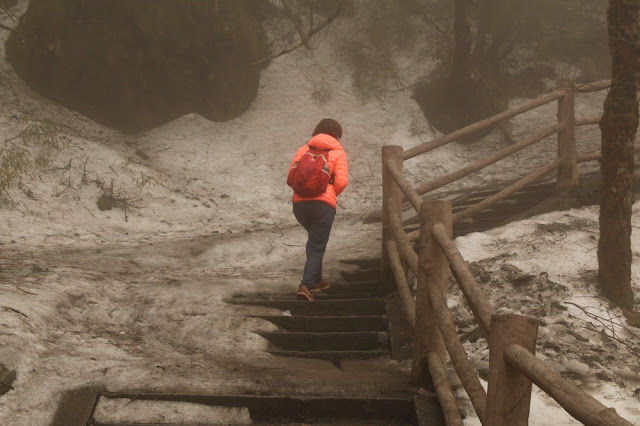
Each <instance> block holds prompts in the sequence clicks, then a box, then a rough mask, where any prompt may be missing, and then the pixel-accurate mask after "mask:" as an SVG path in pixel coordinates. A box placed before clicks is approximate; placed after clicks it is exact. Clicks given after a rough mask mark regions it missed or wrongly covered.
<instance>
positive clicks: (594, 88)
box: [573, 80, 611, 93]
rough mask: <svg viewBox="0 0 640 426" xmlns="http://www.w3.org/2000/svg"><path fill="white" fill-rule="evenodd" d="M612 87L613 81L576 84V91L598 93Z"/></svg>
mask: <svg viewBox="0 0 640 426" xmlns="http://www.w3.org/2000/svg"><path fill="white" fill-rule="evenodd" d="M609 86H611V80H601V81H596V82H595V83H584V84H576V85H575V86H573V87H574V90H575V91H576V92H583V93H584V92H598V91H600V90H602V89H606V88H607V87H609Z"/></svg>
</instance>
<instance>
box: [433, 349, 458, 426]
mask: <svg viewBox="0 0 640 426" xmlns="http://www.w3.org/2000/svg"><path fill="white" fill-rule="evenodd" d="M427 360H428V362H429V373H430V374H431V379H432V380H433V387H434V388H435V389H436V394H437V395H438V400H439V401H440V407H442V414H444V419H445V423H446V425H447V426H463V422H462V417H461V416H460V411H459V410H458V402H457V401H456V396H455V394H454V393H453V390H452V389H451V385H450V384H449V381H448V380H447V369H446V367H445V365H444V364H443V363H442V360H441V359H440V355H438V354H437V353H436V352H433V351H429V352H428V353H427Z"/></svg>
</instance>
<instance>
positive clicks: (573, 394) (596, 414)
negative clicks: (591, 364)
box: [505, 344, 631, 426]
mask: <svg viewBox="0 0 640 426" xmlns="http://www.w3.org/2000/svg"><path fill="white" fill-rule="evenodd" d="M505 357H506V358H507V360H508V361H509V363H510V364H512V365H513V366H514V367H517V368H518V369H519V370H520V371H521V372H522V374H524V375H525V376H527V377H528V378H529V379H530V380H531V381H532V382H533V383H535V384H536V385H538V387H539V388H540V389H542V390H543V391H545V392H546V393H548V394H549V395H551V397H552V398H553V399H555V400H556V401H557V402H558V403H559V404H560V405H561V406H562V407H563V408H564V409H565V410H567V412H568V413H569V414H571V415H572V416H573V417H575V418H576V419H577V420H578V421H580V422H582V423H584V424H585V425H592V426H631V423H629V422H628V421H626V420H625V419H623V418H622V417H620V416H619V415H618V414H617V413H616V411H615V410H614V409H612V408H607V407H606V406H604V405H603V404H601V403H600V402H598V400H596V399H595V398H593V397H592V396H591V395H589V394H588V393H586V392H583V391H582V390H581V389H580V388H578V387H577V386H575V385H574V384H573V383H571V382H569V381H567V380H565V379H563V378H562V377H561V376H559V375H558V374H556V373H554V372H553V371H552V370H551V369H550V368H549V367H547V365H545V363H544V362H542V361H540V360H539V359H538V358H537V357H536V356H535V355H534V354H532V353H531V352H529V351H527V350H526V349H525V348H523V347H522V346H520V345H516V344H511V345H508V346H507V347H506V348H505Z"/></svg>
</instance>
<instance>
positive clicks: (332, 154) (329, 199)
mask: <svg viewBox="0 0 640 426" xmlns="http://www.w3.org/2000/svg"><path fill="white" fill-rule="evenodd" d="M311 146H313V147H315V148H316V149H330V150H331V151H329V158H328V161H329V169H331V173H333V176H334V177H333V183H332V184H331V183H330V184H329V185H328V186H327V191H326V192H325V193H324V194H320V195H318V196H317V197H312V198H305V197H301V196H300V195H298V194H296V193H295V192H294V193H293V202H294V203H297V202H300V201H309V200H319V201H324V202H325V203H327V204H329V205H330V206H332V207H333V208H334V209H335V208H336V206H337V197H338V195H340V193H341V192H342V191H344V189H345V188H346V187H347V184H348V183H349V164H348V163H347V154H346V153H345V152H344V150H343V149H342V145H340V142H338V140H337V139H336V138H334V137H332V136H329V135H326V134H324V133H318V134H317V135H315V136H314V137H313V138H312V139H311V140H310V141H309V142H307V144H306V145H303V146H302V147H300V149H299V150H298V152H296V155H295V157H293V161H291V165H290V166H289V171H291V168H292V167H293V164H294V163H295V162H296V161H298V160H299V159H300V157H302V156H303V155H304V154H305V153H306V152H307V151H308V150H309V147H311Z"/></svg>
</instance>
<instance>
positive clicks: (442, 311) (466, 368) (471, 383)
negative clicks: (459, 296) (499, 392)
mask: <svg viewBox="0 0 640 426" xmlns="http://www.w3.org/2000/svg"><path fill="white" fill-rule="evenodd" d="M427 289H428V291H429V300H430V301H431V307H432V308H433V312H434V314H435V317H436V318H437V322H438V327H440V331H441V333H442V338H443V340H444V344H445V346H446V348H447V352H448V353H449V356H450V357H451V363H452V364H453V366H454V367H455V370H456V373H457V374H458V377H459V378H460V381H461V382H462V385H463V386H464V389H465V390H466V391H467V395H469V399H470V400H471V404H472V405H473V408H474V409H475V411H476V414H478V418H479V419H480V421H481V422H482V423H483V424H484V419H485V410H486V407H487V392H486V391H485V390H484V388H483V387H482V385H481V384H480V379H479V378H478V374H477V373H476V370H475V367H474V366H473V364H471V362H470V361H469V358H467V352H466V351H465V350H464V346H462V343H461V342H460V338H459V337H458V331H457V329H456V325H455V322H454V320H453V315H452V314H451V311H450V310H449V308H448V307H447V301H446V300H445V299H444V295H443V294H442V293H441V292H440V291H439V290H438V289H437V288H436V286H433V285H428V286H427Z"/></svg>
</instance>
